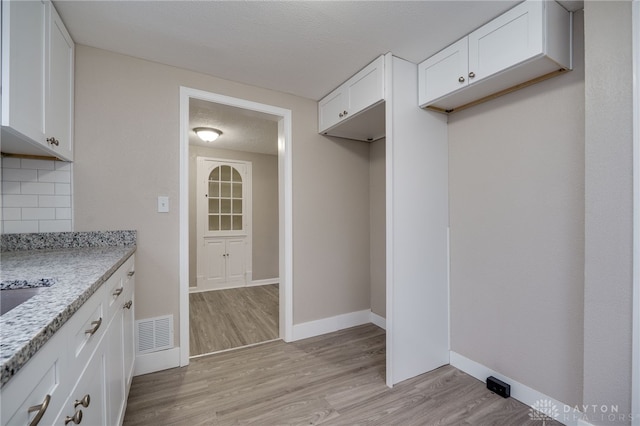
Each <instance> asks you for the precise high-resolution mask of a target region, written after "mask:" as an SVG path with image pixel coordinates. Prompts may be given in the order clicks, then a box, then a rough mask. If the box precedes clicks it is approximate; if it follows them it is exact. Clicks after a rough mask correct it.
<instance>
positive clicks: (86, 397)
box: [73, 394, 91, 408]
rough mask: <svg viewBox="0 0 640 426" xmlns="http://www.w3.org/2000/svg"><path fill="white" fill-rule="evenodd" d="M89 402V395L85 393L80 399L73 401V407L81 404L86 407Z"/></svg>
mask: <svg viewBox="0 0 640 426" xmlns="http://www.w3.org/2000/svg"><path fill="white" fill-rule="evenodd" d="M89 404H91V395H89V394H86V395H85V396H83V397H82V399H81V400H80V401H78V400H77V399H76V402H74V403H73V408H76V407H77V406H78V405H82V406H83V407H84V408H87V407H88V406H89Z"/></svg>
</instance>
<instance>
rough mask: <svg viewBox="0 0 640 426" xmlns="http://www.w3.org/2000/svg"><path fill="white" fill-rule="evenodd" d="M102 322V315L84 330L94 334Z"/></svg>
mask: <svg viewBox="0 0 640 426" xmlns="http://www.w3.org/2000/svg"><path fill="white" fill-rule="evenodd" d="M100 324H102V317H100V318H99V319H98V321H91V325H92V326H93V327H91V328H90V329H88V330H85V331H84V332H85V333H86V334H90V335H93V334H94V333H95V332H96V331H98V329H99V328H100ZM80 417H82V415H81V416H80Z"/></svg>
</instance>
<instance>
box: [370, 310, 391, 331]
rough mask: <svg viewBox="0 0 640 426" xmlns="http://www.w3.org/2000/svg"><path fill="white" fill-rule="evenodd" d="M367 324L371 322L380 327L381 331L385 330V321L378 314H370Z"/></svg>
mask: <svg viewBox="0 0 640 426" xmlns="http://www.w3.org/2000/svg"><path fill="white" fill-rule="evenodd" d="M369 322H371V323H372V324H375V325H377V326H378V327H380V328H381V329H383V330H386V329H387V319H386V318H383V317H381V316H380V315H378V314H374V313H373V312H371V315H370V318H369Z"/></svg>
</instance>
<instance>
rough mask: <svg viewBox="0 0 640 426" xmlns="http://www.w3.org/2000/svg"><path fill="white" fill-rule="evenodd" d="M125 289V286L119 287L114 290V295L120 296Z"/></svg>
mask: <svg viewBox="0 0 640 426" xmlns="http://www.w3.org/2000/svg"><path fill="white" fill-rule="evenodd" d="M123 291H124V288H123V287H120V288H117V289H116V290H115V291H114V292H113V295H114V296H115V297H118V296H120V295H121V294H122V292H123Z"/></svg>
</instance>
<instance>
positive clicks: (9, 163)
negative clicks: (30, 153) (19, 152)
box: [2, 157, 20, 169]
mask: <svg viewBox="0 0 640 426" xmlns="http://www.w3.org/2000/svg"><path fill="white" fill-rule="evenodd" d="M2 168H3V169H5V168H6V169H19V168H20V159H19V158H12V157H5V158H3V159H2Z"/></svg>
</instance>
